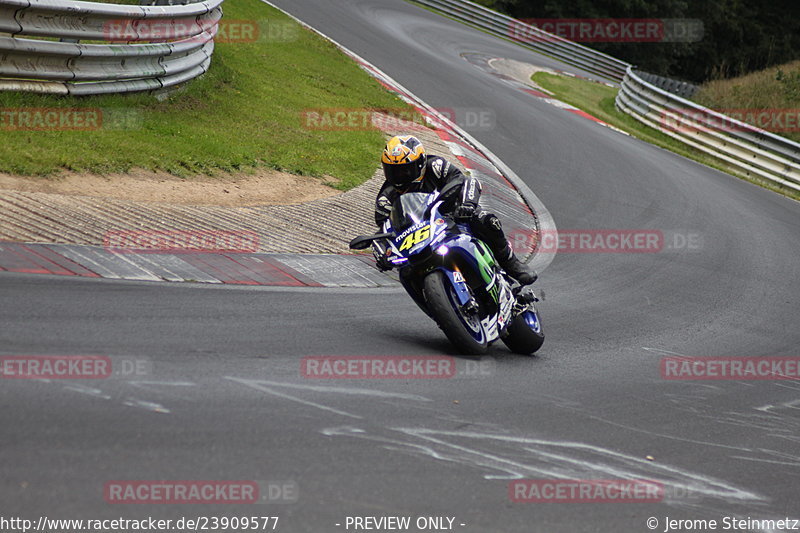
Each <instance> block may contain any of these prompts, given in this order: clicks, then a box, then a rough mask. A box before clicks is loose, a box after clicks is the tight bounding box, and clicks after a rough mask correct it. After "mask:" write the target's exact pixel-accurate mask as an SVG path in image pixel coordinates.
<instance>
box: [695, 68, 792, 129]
mask: <svg viewBox="0 0 800 533" xmlns="http://www.w3.org/2000/svg"><path fill="white" fill-rule="evenodd" d="M693 100H694V101H696V102H697V103H699V104H700V105H703V106H706V107H710V108H712V109H717V110H719V111H720V112H722V113H725V114H728V115H730V114H732V112H738V113H739V114H741V115H744V118H745V120H746V121H747V122H749V123H751V124H753V125H755V126H759V127H762V128H763V129H766V130H767V131H773V133H775V134H777V135H782V136H784V137H788V138H789V139H792V140H794V141H800V131H798V125H799V124H800V120H798V117H799V116H800V61H793V62H791V63H786V64H784V65H780V66H777V67H771V68H768V69H764V70H761V71H758V72H752V73H750V74H747V75H745V76H741V77H738V78H732V79H727V80H715V81H710V82H707V83H704V84H703V85H702V86H701V87H700V90H699V91H698V92H697V94H696V95H695V96H694V98H693ZM748 111H749V112H757V111H769V113H767V114H766V115H761V116H762V118H763V117H767V119H766V124H758V123H756V122H755V121H754V120H748V118H749V119H753V118H755V117H754V115H752V114H750V113H748ZM748 115H749V116H748ZM770 118H771V119H772V120H770ZM771 126H773V127H771Z"/></svg>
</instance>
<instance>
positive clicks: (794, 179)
mask: <svg viewBox="0 0 800 533" xmlns="http://www.w3.org/2000/svg"><path fill="white" fill-rule="evenodd" d="M646 76H647V75H646V74H643V73H640V72H636V71H634V70H633V69H632V68H628V71H627V73H626V74H625V78H624V80H623V81H622V87H621V89H620V91H619V93H618V95H617V107H618V108H619V109H621V110H622V111H624V112H625V113H628V114H629V115H631V116H633V117H634V118H636V119H637V120H639V121H640V122H643V123H644V124H647V125H648V126H650V127H653V128H655V129H657V130H660V131H662V132H663V133H665V134H667V135H669V136H670V137H673V138H675V139H678V140H680V141H681V142H683V143H686V144H688V145H690V146H693V147H694V148H697V149H698V150H701V151H702V152H705V153H707V154H709V155H712V156H714V157H715V158H717V159H719V160H721V161H722V162H723V163H724V164H725V165H726V166H728V167H730V168H731V169H732V170H734V171H737V172H739V173H741V174H744V175H746V176H755V177H759V178H764V179H767V180H769V181H772V182H775V183H779V184H781V185H783V186H785V187H789V188H791V189H794V190H797V191H800V144H798V143H796V142H794V141H791V140H789V139H786V138H785V137H781V136H779V135H775V134H774V133H770V132H768V131H764V130H761V129H758V128H756V127H754V126H751V125H749V124H746V123H744V122H741V121H738V120H735V119H734V118H731V117H729V116H726V115H724V114H722V113H718V112H716V111H713V110H711V109H708V108H706V107H703V106H701V105H698V104H696V103H694V102H690V101H689V100H686V99H684V98H681V97H680V96H678V95H676V94H672V93H670V92H668V91H665V90H664V89H661V88H659V87H656V86H655V85H653V84H652V83H649V82H648V81H646V79H645V77H646Z"/></svg>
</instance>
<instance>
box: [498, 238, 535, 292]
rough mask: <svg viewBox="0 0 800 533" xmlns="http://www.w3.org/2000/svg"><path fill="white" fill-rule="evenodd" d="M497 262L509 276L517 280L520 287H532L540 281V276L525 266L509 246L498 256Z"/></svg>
mask: <svg viewBox="0 0 800 533" xmlns="http://www.w3.org/2000/svg"><path fill="white" fill-rule="evenodd" d="M497 262H498V263H500V266H501V267H502V269H503V270H505V271H506V272H507V273H508V275H509V276H511V277H512V278H514V279H515V280H517V281H518V282H519V284H520V285H530V284H531V283H533V282H534V281H536V280H537V279H539V275H538V274H537V273H536V271H535V270H533V269H531V268H528V267H527V266H525V264H524V263H523V262H522V261H520V260H519V259H518V258H517V256H516V254H514V250H512V249H511V247H510V246H508V245H506V248H505V250H503V251H502V252H501V253H499V254H497Z"/></svg>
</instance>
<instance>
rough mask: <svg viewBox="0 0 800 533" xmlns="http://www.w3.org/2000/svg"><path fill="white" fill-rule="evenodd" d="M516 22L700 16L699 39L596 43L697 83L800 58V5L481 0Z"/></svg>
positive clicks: (713, 0)
mask: <svg viewBox="0 0 800 533" xmlns="http://www.w3.org/2000/svg"><path fill="white" fill-rule="evenodd" d="M477 1H478V2H479V3H481V4H484V5H487V6H489V7H492V8H494V9H497V10H498V11H501V12H504V13H507V14H508V15H511V16H513V17H515V18H521V19H525V18H537V19H586V18H589V19H593V18H615V19H632V18H642V19H697V20H700V21H702V23H703V27H704V36H703V38H702V40H701V41H699V42H691V43H686V42H670V43H667V42H658V43H655V42H640V43H631V42H607V43H603V42H590V43H585V44H587V46H591V47H592V48H595V49H597V50H601V51H603V52H605V53H607V54H611V55H613V56H615V57H618V58H620V59H624V60H625V61H628V62H630V63H633V64H634V65H637V66H639V67H640V68H641V69H643V70H647V71H650V72H653V73H655V74H661V75H663V76H670V77H674V78H680V79H685V80H690V81H695V82H702V81H706V80H708V79H712V78H719V77H725V78H727V77H734V76H739V75H741V74H745V73H747V72H751V71H754V70H760V69H764V68H767V67H770V66H773V65H776V64H780V63H785V62H788V61H792V60H795V59H800V0H477Z"/></svg>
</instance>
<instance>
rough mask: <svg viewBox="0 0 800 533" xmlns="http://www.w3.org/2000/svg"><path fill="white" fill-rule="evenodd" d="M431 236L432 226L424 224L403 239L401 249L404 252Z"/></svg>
mask: <svg viewBox="0 0 800 533" xmlns="http://www.w3.org/2000/svg"><path fill="white" fill-rule="evenodd" d="M430 236H431V227H430V225H427V226H423V227H421V228H419V229H418V230H417V231H415V232H414V233H412V234H410V235H409V236H408V237H406V238H405V239H404V240H403V244H401V245H400V248H399V250H400V251H401V252H402V251H403V250H408V249H409V248H411V247H412V246H414V245H415V244H419V243H421V242H423V241H425V240H427V239H428V237H430Z"/></svg>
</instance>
